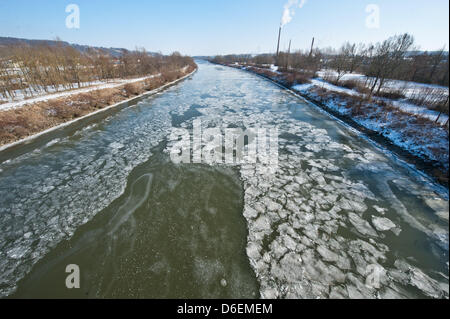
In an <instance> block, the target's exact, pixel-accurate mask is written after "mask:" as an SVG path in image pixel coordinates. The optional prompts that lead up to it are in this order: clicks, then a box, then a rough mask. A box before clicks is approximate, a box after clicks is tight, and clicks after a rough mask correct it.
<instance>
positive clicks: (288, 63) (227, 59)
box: [212, 34, 449, 114]
mask: <svg viewBox="0 0 450 319" xmlns="http://www.w3.org/2000/svg"><path fill="white" fill-rule="evenodd" d="M212 61H213V62H218V63H226V64H232V63H235V62H238V63H244V64H247V65H253V66H258V67H266V68H268V67H270V65H273V64H276V65H278V68H279V70H280V71H284V72H286V73H288V74H292V75H294V77H293V78H294V79H296V78H300V79H302V78H304V77H305V76H306V77H309V78H311V77H315V76H317V71H319V70H321V69H326V70H328V71H327V72H325V75H324V77H325V79H326V80H327V81H330V82H332V83H334V84H337V85H341V86H347V87H349V88H355V89H357V90H359V91H361V92H362V93H364V94H365V96H366V98H367V99H368V100H371V99H372V97H373V96H374V95H376V96H380V97H388V98H393V99H398V98H408V99H409V101H410V102H411V103H414V104H417V105H425V106H427V107H428V108H430V109H433V110H437V111H439V112H440V113H446V114H448V113H449V99H448V89H442V88H430V89H428V88H426V87H424V88H419V89H418V91H417V92H414V94H409V96H406V94H405V88H400V87H398V88H396V89H393V88H392V87H391V86H388V85H387V84H388V83H389V80H404V81H412V82H421V83H428V84H439V85H442V86H447V87H448V84H449V73H448V71H449V55H448V52H446V51H444V49H442V50H440V51H438V52H419V51H417V50H415V46H414V38H413V37H412V36H411V35H409V34H402V35H396V36H393V37H390V38H388V39H386V40H384V41H382V42H379V43H376V44H369V45H365V44H352V43H345V44H344V45H342V46H341V47H340V48H339V49H337V50H335V49H332V48H326V49H322V50H319V49H315V50H311V51H297V52H293V53H289V52H280V53H279V55H278V56H275V55H269V54H265V55H259V56H248V55H241V56H236V55H229V56H218V57H215V58H213V59H212ZM356 72H357V73H361V74H363V75H365V76H366V77H365V78H363V79H362V81H361V80H360V81H357V80H344V76H345V75H347V74H351V73H356ZM397 86H398V85H397ZM422 103H425V104H422Z"/></svg>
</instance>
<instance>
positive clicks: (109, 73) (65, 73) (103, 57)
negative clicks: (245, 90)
mask: <svg viewBox="0 0 450 319" xmlns="http://www.w3.org/2000/svg"><path fill="white" fill-rule="evenodd" d="M194 64H195V63H194V61H193V60H192V58H190V57H185V56H182V55H181V54H180V53H177V52H175V53H173V54H172V55H169V56H164V55H161V54H149V53H148V52H146V51H145V49H136V50H135V51H124V52H123V53H122V54H121V55H120V56H118V57H114V56H112V55H111V54H109V53H108V52H107V51H106V50H101V49H94V48H92V49H88V50H86V51H85V52H81V51H79V50H77V49H76V48H74V47H71V46H68V45H64V44H57V45H48V44H40V45H26V44H21V45H10V46H5V47H2V48H1V49H0V97H3V98H5V99H8V98H10V99H15V98H16V97H18V96H19V95H23V96H24V97H32V96H34V95H36V94H39V93H42V92H46V93H49V92H55V91H56V92H57V91H63V90H68V89H74V88H80V87H82V86H87V85H90V84H92V83H95V82H97V81H109V80H113V79H117V78H130V77H143V76H147V75H151V74H157V73H163V72H170V71H174V70H178V69H180V68H182V67H185V66H188V65H194Z"/></svg>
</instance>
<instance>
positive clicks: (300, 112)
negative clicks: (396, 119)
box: [0, 61, 449, 298]
mask: <svg viewBox="0 0 450 319" xmlns="http://www.w3.org/2000/svg"><path fill="white" fill-rule="evenodd" d="M198 65H199V70H198V71H197V72H196V73H195V74H194V75H193V76H192V77H190V78H189V79H186V80H184V81H183V82H180V83H178V84H177V85H175V86H172V87H171V88H169V89H167V90H165V91H164V92H161V93H158V94H156V95H153V96H148V97H142V98H140V99H138V100H137V101H135V102H133V103H130V105H128V104H127V105H126V107H123V108H120V109H118V110H117V111H115V112H110V113H108V114H106V115H104V116H102V117H97V118H94V119H91V120H90V121H89V122H88V123H82V125H81V124H79V127H75V128H72V129H64V130H59V131H57V132H55V133H52V134H51V135H47V136H46V137H43V138H40V139H38V140H36V141H34V142H31V143H29V144H27V145H23V146H19V147H16V148H14V149H12V150H6V151H3V152H2V153H0V297H12V298H52V297H58V298H448V285H449V280H448V275H449V255H448V240H449V236H448V213H449V206H448V190H446V189H443V188H442V187H440V186H439V185H435V184H434V183H433V182H431V181H430V180H429V179H428V178H427V177H426V176H424V175H423V174H421V173H420V172H418V171H416V170H415V169H413V168H411V167H410V166H408V165H407V164H405V163H404V162H403V161H401V160H399V159H397V158H396V157H395V156H394V155H392V154H391V153H389V152H388V151H386V150H384V149H382V148H380V147H378V146H377V145H375V144H373V143H372V142H370V141H368V140H367V139H366V138H364V136H361V134H359V133H358V132H356V131H355V130H353V129H351V128H349V127H347V126H345V125H344V124H343V123H341V122H339V121H338V120H336V119H334V118H332V117H330V116H329V115H327V114H325V113H323V111H321V110H320V109H318V108H317V107H315V106H314V105H311V104H309V103H308V102H306V101H304V100H302V99H300V98H298V97H296V96H294V95H293V94H291V93H289V92H288V91H286V90H283V89H282V88H280V87H278V86H277V85H275V84H273V83H271V82H269V81H267V80H264V79H262V78H260V77H257V76H255V75H252V74H250V73H246V72H244V71H240V70H235V69H231V68H225V67H222V66H216V65H212V64H209V63H206V62H202V61H198ZM195 120H197V121H201V126H202V127H203V128H205V129H206V128H219V129H220V130H221V132H223V131H224V130H225V129H226V128H231V127H233V128H242V129H248V128H257V127H261V128H264V127H276V128H277V129H278V133H279V135H278V150H279V156H278V165H277V166H276V167H273V165H272V166H271V165H267V164H266V163H259V162H258V163H251V162H246V163H243V164H241V165H225V164H217V163H216V164H207V163H197V164H189V163H184V164H176V163H174V162H173V161H171V158H170V155H169V153H170V151H171V147H172V145H174V143H176V142H177V141H178V139H177V137H176V136H173V134H171V132H172V130H173V128H178V129H180V128H184V129H190V128H192V127H193V121H195ZM253 142H254V141H251V140H249V141H247V145H246V147H247V148H248V147H249V145H250V144H251V143H253ZM70 264H75V265H78V266H79V269H80V288H79V289H68V288H67V287H66V284H65V283H66V277H67V276H68V274H67V273H66V272H65V270H66V267H67V265H70Z"/></svg>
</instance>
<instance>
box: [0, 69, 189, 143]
mask: <svg viewBox="0 0 450 319" xmlns="http://www.w3.org/2000/svg"><path fill="white" fill-rule="evenodd" d="M193 70H195V67H194V66H193V65H189V66H188V67H187V68H180V69H179V70H178V71H175V70H167V71H164V70H163V71H162V73H161V75H159V76H155V77H153V78H149V79H146V80H144V81H140V82H135V83H130V84H126V85H122V86H120V87H116V88H112V89H111V88H109V89H101V90H94V91H91V92H88V93H80V94H75V95H71V96H68V97H65V98H58V99H53V100H48V101H43V102H37V103H33V104H30V105H26V106H24V107H21V108H17V109H12V110H6V111H0V145H4V144H8V143H11V142H14V141H17V140H20V139H23V138H25V137H27V136H30V135H33V134H36V133H38V132H41V131H44V130H46V129H48V128H51V127H53V126H56V125H58V124H61V123H64V122H67V121H70V120H73V119H76V118H79V117H82V116H84V115H87V114H89V113H91V112H94V111H96V110H99V109H102V108H105V107H107V106H109V105H114V104H116V103H118V102H120V101H123V100H125V99H128V98H131V97H134V96H137V95H140V94H142V93H144V92H148V91H151V90H154V89H156V88H159V87H161V86H162V85H164V84H166V83H169V82H172V81H174V80H176V79H179V78H181V77H182V76H184V75H186V74H189V73H191V72H192V71H193Z"/></svg>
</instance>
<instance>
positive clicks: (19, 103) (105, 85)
mask: <svg viewBox="0 0 450 319" xmlns="http://www.w3.org/2000/svg"><path fill="white" fill-rule="evenodd" d="M158 75H159V74H157V75H150V76H145V77H140V78H134V79H116V80H114V81H112V82H106V81H97V82H95V83H93V85H91V86H89V87H85V88H80V89H75V90H66V91H64V92H58V93H50V94H46V93H45V92H42V93H41V95H39V96H36V97H33V98H30V99H25V97H24V95H23V94H20V93H19V95H18V97H19V98H18V100H17V99H16V100H14V101H12V100H9V102H7V103H3V104H0V111H4V110H10V109H15V108H18V107H23V106H25V105H27V104H33V103H36V102H42V101H47V100H51V99H57V98H62V97H67V96H70V95H74V94H80V93H87V92H91V91H95V90H102V89H111V88H115V87H118V86H121V85H124V84H128V83H135V82H140V81H143V80H146V79H150V78H153V77H155V76H158Z"/></svg>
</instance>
